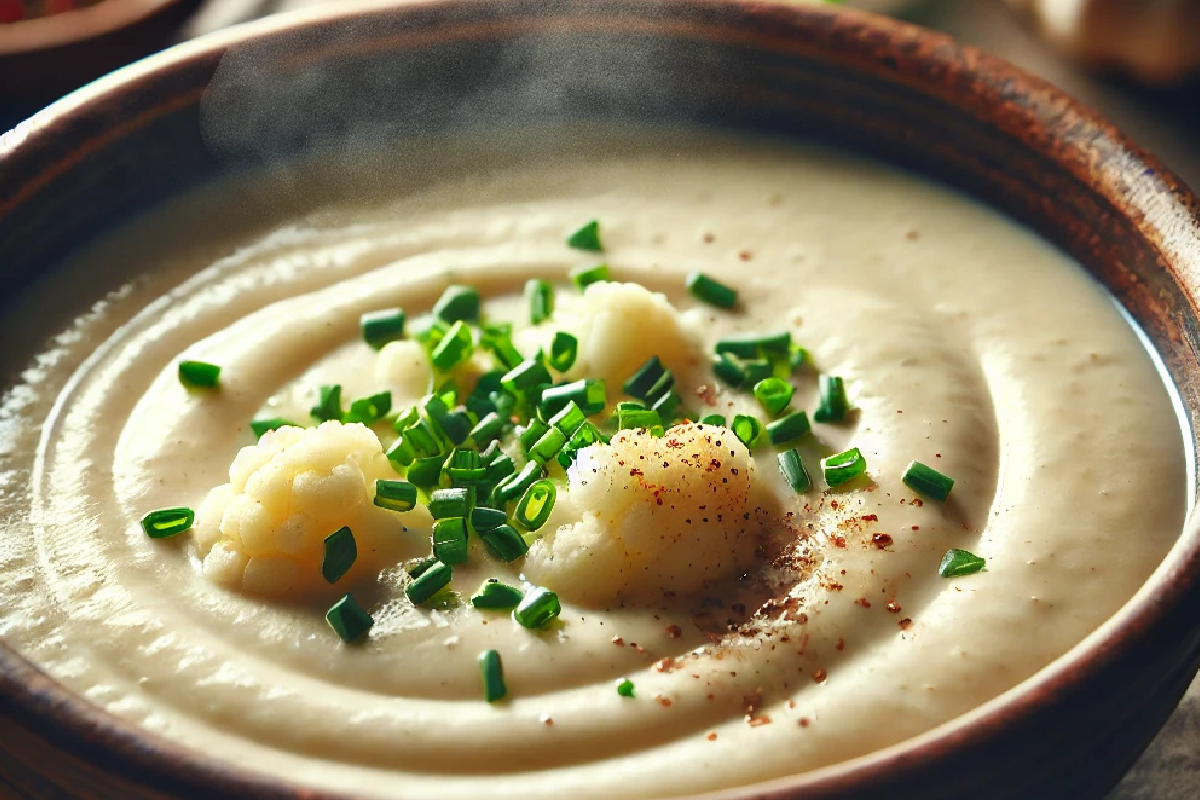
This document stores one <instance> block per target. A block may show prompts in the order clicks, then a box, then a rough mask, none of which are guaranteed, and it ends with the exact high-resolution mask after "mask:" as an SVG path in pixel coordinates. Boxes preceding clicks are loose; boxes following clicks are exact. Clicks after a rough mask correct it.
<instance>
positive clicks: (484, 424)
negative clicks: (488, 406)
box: [471, 411, 505, 447]
mask: <svg viewBox="0 0 1200 800" xmlns="http://www.w3.org/2000/svg"><path fill="white" fill-rule="evenodd" d="M504 422H505V420H504V418H503V417H501V416H500V415H499V414H497V413H496V412H495V411H492V412H489V413H488V414H486V415H485V416H483V417H482V418H480V420H479V422H477V423H476V424H475V427H474V428H471V441H472V442H474V443H475V446H476V447H487V445H488V444H489V443H490V442H494V441H496V440H497V439H499V438H500V436H501V434H502V433H504Z"/></svg>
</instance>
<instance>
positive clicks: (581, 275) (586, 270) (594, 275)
mask: <svg viewBox="0 0 1200 800" xmlns="http://www.w3.org/2000/svg"><path fill="white" fill-rule="evenodd" d="M608 280H612V278H610V277H609V274H608V265H607V264H597V265H596V266H594V267H576V268H575V269H573V270H571V282H572V283H574V284H575V286H576V287H578V289H579V291H581V292H582V291H583V290H584V289H586V288H587V287H589V286H591V285H592V284H593V283H601V282H602V281H608Z"/></svg>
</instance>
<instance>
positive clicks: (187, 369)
mask: <svg viewBox="0 0 1200 800" xmlns="http://www.w3.org/2000/svg"><path fill="white" fill-rule="evenodd" d="M220 380H221V368H220V367H218V366H217V365H216V364H209V363H208V362H207V361H180V362H179V382H180V383H182V384H183V385H184V386H187V387H188V388H190V389H215V388H216V387H217V384H218V383H220Z"/></svg>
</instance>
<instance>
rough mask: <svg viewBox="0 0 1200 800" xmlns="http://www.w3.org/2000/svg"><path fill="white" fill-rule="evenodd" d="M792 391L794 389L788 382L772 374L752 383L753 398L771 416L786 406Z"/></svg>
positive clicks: (790, 400)
mask: <svg viewBox="0 0 1200 800" xmlns="http://www.w3.org/2000/svg"><path fill="white" fill-rule="evenodd" d="M793 392H795V389H793V388H792V385H791V384H790V383H788V382H787V381H781V380H779V378H776V377H775V376H773V375H772V376H771V377H769V378H763V379H762V380H761V381H759V382H758V383H756V384H754V397H755V399H756V400H758V404H759V405H761V406H762V407H763V409H764V410H765V411H766V412H767V413H768V414H770V415H771V416H775V415H777V414H778V413H779V412H780V411H783V410H784V409H785V408H787V407H788V403H790V402H792V393H793Z"/></svg>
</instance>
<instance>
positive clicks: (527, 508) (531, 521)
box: [513, 480, 556, 531]
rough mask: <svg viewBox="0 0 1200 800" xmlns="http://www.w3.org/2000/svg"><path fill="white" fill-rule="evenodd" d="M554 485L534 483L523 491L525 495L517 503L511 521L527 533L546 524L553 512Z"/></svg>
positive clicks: (544, 482)
mask: <svg viewBox="0 0 1200 800" xmlns="http://www.w3.org/2000/svg"><path fill="white" fill-rule="evenodd" d="M555 494H556V492H555V489H554V484H553V483H551V482H550V481H546V480H541V481H536V482H535V483H534V484H533V485H532V486H530V487H529V488H528V489H526V490H525V495H524V496H523V497H522V498H521V501H520V502H519V503H517V510H516V513H514V514H513V519H515V520H516V521H517V524H518V525H520V526H521V527H522V528H524V529H525V530H527V531H536V530H537V529H538V528H540V527H542V526H543V525H545V524H546V520H548V519H549V518H550V512H551V511H553V510H554V497H555Z"/></svg>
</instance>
